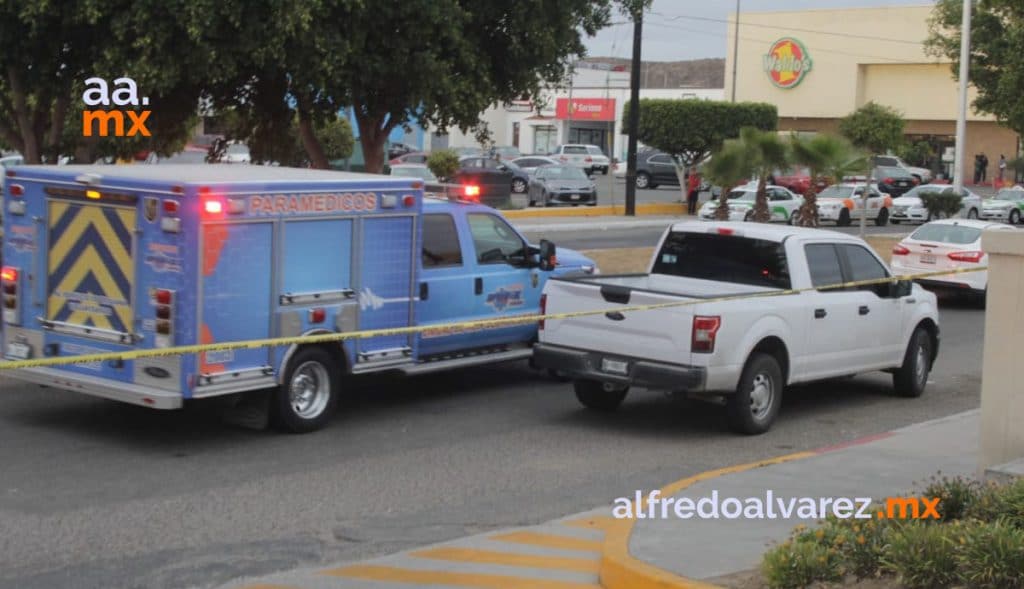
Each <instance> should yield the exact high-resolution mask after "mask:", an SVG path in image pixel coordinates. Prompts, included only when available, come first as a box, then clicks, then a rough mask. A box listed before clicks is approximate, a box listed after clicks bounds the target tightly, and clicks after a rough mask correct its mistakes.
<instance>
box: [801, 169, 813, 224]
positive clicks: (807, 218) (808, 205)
mask: <svg viewBox="0 0 1024 589" xmlns="http://www.w3.org/2000/svg"><path fill="white" fill-rule="evenodd" d="M817 182H818V179H817V177H816V176H815V175H814V174H811V185H810V186H809V187H808V188H807V192H805V193H804V204H802V205H800V210H799V211H798V213H799V217H797V225H800V226H801V227H817V226H818V186H817Z"/></svg>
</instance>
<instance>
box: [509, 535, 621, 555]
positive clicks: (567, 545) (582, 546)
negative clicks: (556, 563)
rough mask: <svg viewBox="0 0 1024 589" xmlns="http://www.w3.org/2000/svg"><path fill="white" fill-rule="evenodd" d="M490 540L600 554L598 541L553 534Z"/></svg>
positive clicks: (514, 536)
mask: <svg viewBox="0 0 1024 589" xmlns="http://www.w3.org/2000/svg"><path fill="white" fill-rule="evenodd" d="M490 539H491V540H499V541H501V542H512V543H515V544H530V545H532V546H543V547H545V548H563V549H565V550H579V551H582V552H598V553H600V552H601V542H600V541H598V540H583V539H580V538H570V537H567V536H556V535H554V534H541V533H539V532H530V531H519V532H509V533H508V534H498V535H496V536H490Z"/></svg>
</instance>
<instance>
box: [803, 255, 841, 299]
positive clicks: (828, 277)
mask: <svg viewBox="0 0 1024 589" xmlns="http://www.w3.org/2000/svg"><path fill="white" fill-rule="evenodd" d="M804 254H805V255H806V256H807V269H808V270H809V271H810V273H811V285H812V286H814V287H815V288H818V289H820V288H822V287H825V286H831V285H833V284H839V283H841V282H843V267H842V266H841V265H840V264H839V253H838V252H837V251H836V246H834V245H832V244H831V243H817V244H814V243H812V244H808V245H806V246H804ZM825 292H839V291H836V290H826V291H825Z"/></svg>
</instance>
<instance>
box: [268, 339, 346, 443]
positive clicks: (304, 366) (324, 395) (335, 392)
mask: <svg viewBox="0 0 1024 589" xmlns="http://www.w3.org/2000/svg"><path fill="white" fill-rule="evenodd" d="M340 385H341V368H340V364H339V363H338V360H337V358H335V357H334V355H332V354H331V353H330V352H328V351H327V350H325V349H324V348H321V347H317V346H307V347H303V348H299V350H298V351H297V352H295V355H294V356H292V359H291V361H290V362H289V363H288V370H287V372H286V373H285V378H284V380H283V381H282V384H281V386H280V387H278V389H277V391H276V393H275V394H274V398H273V400H272V401H271V405H270V408H271V418H272V420H273V423H274V425H275V426H276V427H277V428H278V429H281V430H283V431H286V432H291V433H296V434H301V433H307V432H311V431H316V430H318V429H320V428H322V427H323V426H324V425H326V424H327V422H328V421H329V420H330V419H331V416H332V415H334V410H335V408H336V407H337V405H338V396H339V394H340V393H339V387H340Z"/></svg>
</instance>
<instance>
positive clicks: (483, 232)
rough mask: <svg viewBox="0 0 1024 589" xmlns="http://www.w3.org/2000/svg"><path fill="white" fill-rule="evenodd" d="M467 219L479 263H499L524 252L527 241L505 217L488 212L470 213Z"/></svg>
mask: <svg viewBox="0 0 1024 589" xmlns="http://www.w3.org/2000/svg"><path fill="white" fill-rule="evenodd" d="M466 220H467V221H468V222H469V233H470V235H471V236H472V237H473V247H474V248H475V249H476V261H477V263H479V264H498V263H503V262H508V261H509V258H511V257H513V256H516V255H520V256H522V255H523V254H524V252H525V250H526V243H525V242H524V241H523V238H522V237H520V236H519V234H518V233H516V232H515V230H514V229H512V227H511V226H510V225H509V224H508V223H506V222H505V220H504V219H502V218H500V217H496V216H494V215H489V214H486V213H470V214H468V215H466Z"/></svg>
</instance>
